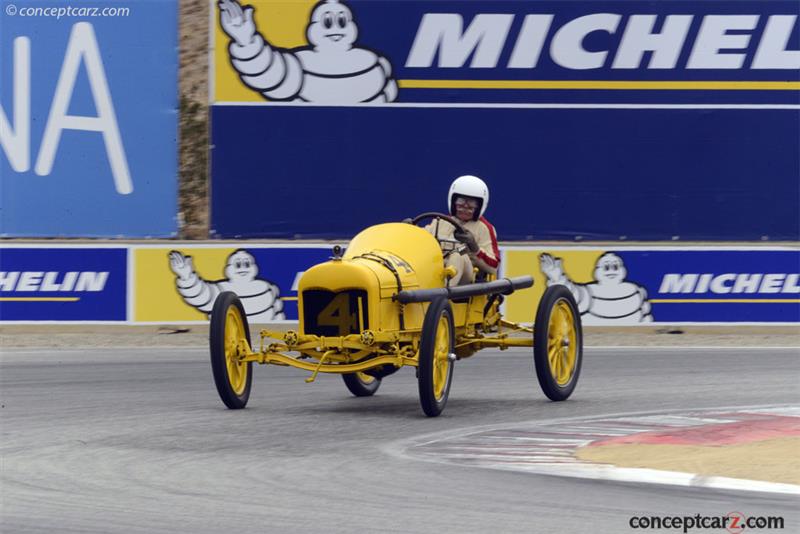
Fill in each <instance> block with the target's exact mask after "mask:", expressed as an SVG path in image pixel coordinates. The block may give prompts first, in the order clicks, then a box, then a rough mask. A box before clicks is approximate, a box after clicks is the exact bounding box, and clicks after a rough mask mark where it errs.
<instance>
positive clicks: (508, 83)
mask: <svg viewBox="0 0 800 534" xmlns="http://www.w3.org/2000/svg"><path fill="white" fill-rule="evenodd" d="M397 83H398V85H399V86H400V87H401V88H403V89H612V90H631V89H645V90H651V89H670V90H695V91H697V90H703V91H705V90H720V91H754V90H756V91H798V90H800V82H788V81H787V82H715V81H707V82H686V81H680V82H678V81H660V82H645V81H612V80H606V81H603V80H596V81H590V80H581V81H570V80H398V82H397Z"/></svg>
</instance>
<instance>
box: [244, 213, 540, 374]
mask: <svg viewBox="0 0 800 534" xmlns="http://www.w3.org/2000/svg"><path fill="white" fill-rule="evenodd" d="M453 274H454V273H453V270H452V269H450V268H446V267H445V262H444V258H443V255H442V250H441V248H440V246H439V242H438V241H437V240H436V239H435V238H434V237H433V236H432V235H431V234H430V233H428V232H427V231H426V230H424V229H422V228H420V227H418V226H414V225H411V224H406V223H386V224H379V225H376V226H372V227H369V228H367V229H366V230H364V231H363V232H361V233H359V234H358V235H356V236H355V237H354V238H353V239H352V241H351V242H350V244H349V246H348V247H347V250H346V252H345V253H344V254H343V255H342V256H341V257H340V258H332V259H331V260H330V261H327V262H325V263H321V264H318V265H316V266H314V267H312V268H310V269H308V270H307V271H306V272H305V273H304V274H303V276H302V277H301V278H300V281H299V284H298V310H299V321H300V326H299V331H297V332H295V331H289V332H272V331H269V330H262V331H261V332H260V336H261V343H260V349H259V351H258V352H253V351H251V350H246V351H242V352H241V353H240V356H239V358H240V360H241V361H242V362H247V361H254V362H258V363H268V364H275V365H289V366H292V367H298V368H301V369H306V370H308V371H312V373H313V374H312V376H311V377H310V378H309V379H308V380H307V381H312V380H313V379H314V378H315V377H316V375H317V373H319V372H323V373H353V372H363V371H367V370H370V369H377V368H381V367H384V366H393V367H402V366H404V365H411V366H417V365H418V361H419V345H420V338H421V335H422V332H421V330H422V323H423V320H424V318H425V313H426V311H427V309H428V306H429V303H427V302H425V303H411V304H405V305H403V304H400V303H399V302H397V301H396V300H394V299H393V297H394V296H396V295H397V293H398V292H399V291H401V290H416V289H435V288H442V287H444V286H445V284H446V283H447V280H448V276H452V275H453ZM487 301H488V297H487V296H485V295H482V296H476V297H472V298H469V299H464V301H451V305H452V310H453V323H454V328H455V338H456V347H455V353H456V355H457V356H458V357H459V358H463V357H467V356H470V355H471V354H473V353H474V352H475V351H476V350H478V349H480V348H483V347H499V348H501V349H505V348H508V347H510V346H531V345H532V344H533V343H532V339H531V336H530V332H532V331H531V330H530V329H529V328H524V327H521V326H517V325H514V324H511V323H508V322H506V321H503V320H502V319H501V315H500V312H499V303H498V302H497V301H495V302H494V303H493V305H492V306H491V307H489V308H488V309H486V310H485V308H486V304H487ZM515 331H525V332H527V333H529V334H528V335H527V336H526V337H524V338H513V337H510V336H509V334H510V333H513V332H515ZM288 353H296V354H297V355H292V354H288Z"/></svg>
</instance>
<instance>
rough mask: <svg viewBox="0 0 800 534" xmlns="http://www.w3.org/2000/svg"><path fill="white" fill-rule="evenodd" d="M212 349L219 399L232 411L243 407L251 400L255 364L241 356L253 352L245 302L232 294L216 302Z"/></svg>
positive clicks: (212, 362) (211, 331) (219, 297)
mask: <svg viewBox="0 0 800 534" xmlns="http://www.w3.org/2000/svg"><path fill="white" fill-rule="evenodd" d="M209 346H210V349H211V371H212V373H213V374H214V383H215V384H216V386H217V392H218V393H219V398H220V399H222V402H224V403H225V406H227V407H228V408H230V409H232V410H238V409H241V408H244V407H245V406H247V400H248V399H249V398H250V385H251V383H252V381H253V373H252V366H253V364H252V362H247V363H243V362H241V361H239V357H240V356H242V355H244V354H246V353H247V352H249V351H250V327H249V325H248V324H247V315H245V313H244V308H243V307H242V303H241V301H240V300H239V297H237V296H236V293H233V292H232V291H225V292H223V293H220V295H219V296H218V297H217V300H216V301H214V308H213V309H212V310H211V327H210V330H209Z"/></svg>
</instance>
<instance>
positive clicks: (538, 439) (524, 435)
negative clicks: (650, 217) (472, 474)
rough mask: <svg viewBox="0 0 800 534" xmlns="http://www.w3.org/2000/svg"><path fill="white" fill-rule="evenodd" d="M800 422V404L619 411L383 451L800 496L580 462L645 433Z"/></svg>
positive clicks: (772, 485) (781, 488)
mask: <svg viewBox="0 0 800 534" xmlns="http://www.w3.org/2000/svg"><path fill="white" fill-rule="evenodd" d="M787 417H789V418H800V406H770V407H753V408H731V409H724V408H722V409H715V410H703V411H693V412H683V413H675V412H672V413H657V414H654V413H645V414H619V415H607V416H602V417H592V418H581V419H557V420H548V421H532V422H528V423H523V424H515V425H513V426H508V425H506V426H500V425H493V426H483V427H473V428H466V429H460V430H457V431H450V432H444V433H437V434H428V435H425V436H419V437H417V438H414V439H411V440H404V441H402V442H397V443H394V444H392V445H390V446H389V447H387V452H389V453H390V454H393V455H396V456H401V457H405V458H412V459H416V460H424V461H430V462H437V463H447V464H456V465H463V466H471V467H483V468H489V469H501V470H508V471H523V472H528V473H536V474H543V475H555V476H565V477H574V478H585V479H593V480H610V481H617V482H638V483H648V484H668V485H676V486H687V487H700V488H714V489H723V490H740V491H755V492H769V493H783V494H793V495H800V486H799V485H795V484H782V483H776V482H763V481H757V480H745V479H738V478H728V477H716V476H702V475H697V474H692V473H684V472H678V471H662V470H657V469H642V468H630V467H616V466H613V465H608V464H597V463H593V462H587V461H583V460H579V459H578V458H576V457H575V451H576V450H577V449H578V448H579V447H583V446H585V445H589V444H591V443H598V442H608V441H613V442H619V441H624V440H625V438H626V437H629V436H634V435H635V434H640V433H643V432H650V433H653V432H658V433H659V434H669V433H675V431H677V430H682V431H686V430H691V429H693V428H696V429H697V430H700V429H701V427H707V426H709V425H725V424H733V425H737V426H738V424H740V423H742V422H745V421H750V420H759V421H764V420H767V419H770V418H787Z"/></svg>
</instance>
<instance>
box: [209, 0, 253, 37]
mask: <svg viewBox="0 0 800 534" xmlns="http://www.w3.org/2000/svg"><path fill="white" fill-rule="evenodd" d="M218 5H219V17H220V23H221V24H222V29H223V30H225V33H227V34H228V36H229V37H230V38H231V39H233V40H234V41H236V44H238V45H239V46H245V45H248V44H250V43H251V42H252V41H253V37H254V36H255V34H256V25H255V23H254V22H253V7H252V6H247V7H245V8H244V9H242V6H240V5H239V4H238V2H237V1H236V0H220V1H219V4H218Z"/></svg>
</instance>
